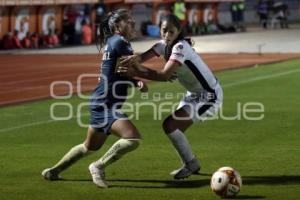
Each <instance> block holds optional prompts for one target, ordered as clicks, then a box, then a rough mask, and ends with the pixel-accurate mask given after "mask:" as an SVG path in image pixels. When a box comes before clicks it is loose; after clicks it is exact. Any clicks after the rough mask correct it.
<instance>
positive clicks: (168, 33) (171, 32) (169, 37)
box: [160, 21, 180, 45]
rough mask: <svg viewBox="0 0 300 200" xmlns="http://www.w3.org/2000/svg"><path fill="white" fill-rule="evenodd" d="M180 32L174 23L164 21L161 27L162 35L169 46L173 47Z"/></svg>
mask: <svg viewBox="0 0 300 200" xmlns="http://www.w3.org/2000/svg"><path fill="white" fill-rule="evenodd" d="M179 33H180V30H178V29H177V28H176V27H175V26H174V25H173V24H172V23H170V22H168V21H163V22H162V24H161V26H160V35H161V37H162V39H163V40H164V41H165V42H166V44H167V45H171V44H172V43H173V42H174V40H175V39H176V38H177V37H178V35H179Z"/></svg>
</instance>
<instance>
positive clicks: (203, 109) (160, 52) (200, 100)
mask: <svg viewBox="0 0 300 200" xmlns="http://www.w3.org/2000/svg"><path fill="white" fill-rule="evenodd" d="M160 33H161V38H162V40H161V41H159V42H157V43H156V44H155V45H154V46H153V47H152V48H150V49H149V50H148V51H146V52H145V53H143V54H141V55H133V56H128V57H127V58H124V60H122V61H121V62H120V65H119V68H118V70H117V71H118V72H120V73H123V74H124V75H127V76H129V77H133V76H138V77H142V78H146V79H151V80H156V81H167V80H169V79H170V77H172V75H173V74H174V73H176V74H177V77H178V81H179V83H180V84H181V85H182V86H183V87H184V88H185V89H186V91H187V92H186V95H185V97H184V98H183V99H182V100H181V101H180V103H179V105H178V108H177V110H176V111H174V113H172V114H171V115H169V116H168V117H167V118H166V119H165V120H164V122H163V129H164V131H165V133H166V134H167V136H168V138H169V139H170V141H171V143H172V144H173V146H174V147H175V149H176V150H177V152H178V154H179V156H180V158H181V161H182V163H183V166H182V167H181V168H180V169H178V170H174V171H173V172H171V175H173V176H174V178H175V179H184V178H187V177H189V176H190V175H192V174H194V173H198V172H199V170H200V163H199V161H198V159H197V157H196V156H195V155H194V154H193V152H192V149H191V147H190V144H189V142H188V140H187V138H186V137H185V134H184V132H185V131H186V130H187V129H188V128H189V127H190V126H191V125H192V124H193V123H194V122H196V121H203V120H205V119H206V118H207V117H209V116H211V115H214V114H216V113H217V111H218V109H219V108H220V107H221V105H222V102H223V90H222V88H221V85H220V84H219V81H218V80H217V78H216V77H215V76H214V75H213V73H212V72H211V70H210V69H209V68H208V66H207V65H206V64H205V62H204V61H203V60H202V58H201V57H200V56H199V55H198V54H197V53H196V52H195V51H194V49H193V48H192V46H191V41H190V40H189V39H187V38H185V37H184V34H183V30H182V27H181V24H180V21H179V19H178V18H177V17H176V16H174V15H167V16H165V18H163V19H162V21H161V25H160ZM155 56H162V57H164V59H165V61H166V64H165V66H164V68H163V69H162V70H159V71H156V70H151V69H148V68H146V67H144V66H143V65H141V64H140V63H142V62H144V61H146V60H148V59H150V58H152V57H155Z"/></svg>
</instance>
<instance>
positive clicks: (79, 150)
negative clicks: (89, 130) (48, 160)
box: [51, 144, 90, 173]
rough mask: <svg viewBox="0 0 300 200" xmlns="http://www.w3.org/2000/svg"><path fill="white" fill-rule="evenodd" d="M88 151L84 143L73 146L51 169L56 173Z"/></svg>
mask: <svg viewBox="0 0 300 200" xmlns="http://www.w3.org/2000/svg"><path fill="white" fill-rule="evenodd" d="M89 152H90V151H89V150H88V149H87V148H86V146H85V145H84V144H79V145H76V146H74V147H73V148H72V149H70V151H69V152H68V153H66V154H65V155H64V156H63V158H62V159H61V160H60V161H59V162H58V163H57V164H56V165H55V166H54V167H52V168H51V169H52V170H53V171H55V172H56V173H60V172H62V171H64V170H65V169H67V168H68V167H70V166H71V165H73V164H74V163H75V162H76V161H78V160H79V159H81V158H83V157H84V156H86V155H87V154H88V153H89Z"/></svg>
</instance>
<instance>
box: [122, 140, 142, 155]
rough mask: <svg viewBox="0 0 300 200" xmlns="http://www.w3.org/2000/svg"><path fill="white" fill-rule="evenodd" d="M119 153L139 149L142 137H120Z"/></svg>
mask: <svg viewBox="0 0 300 200" xmlns="http://www.w3.org/2000/svg"><path fill="white" fill-rule="evenodd" d="M118 143H119V145H118V148H119V150H118V154H120V155H119V156H122V155H124V154H126V153H128V152H130V151H133V150H135V149H137V148H138V147H139V145H140V139H137V138H134V139H120V140H119V141H118Z"/></svg>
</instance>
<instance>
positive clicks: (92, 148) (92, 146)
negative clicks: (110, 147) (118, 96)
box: [84, 142, 101, 151]
mask: <svg viewBox="0 0 300 200" xmlns="http://www.w3.org/2000/svg"><path fill="white" fill-rule="evenodd" d="M84 145H85V147H86V148H87V150H88V151H97V150H98V149H100V148H101V144H97V143H90V142H85V143H84Z"/></svg>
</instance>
